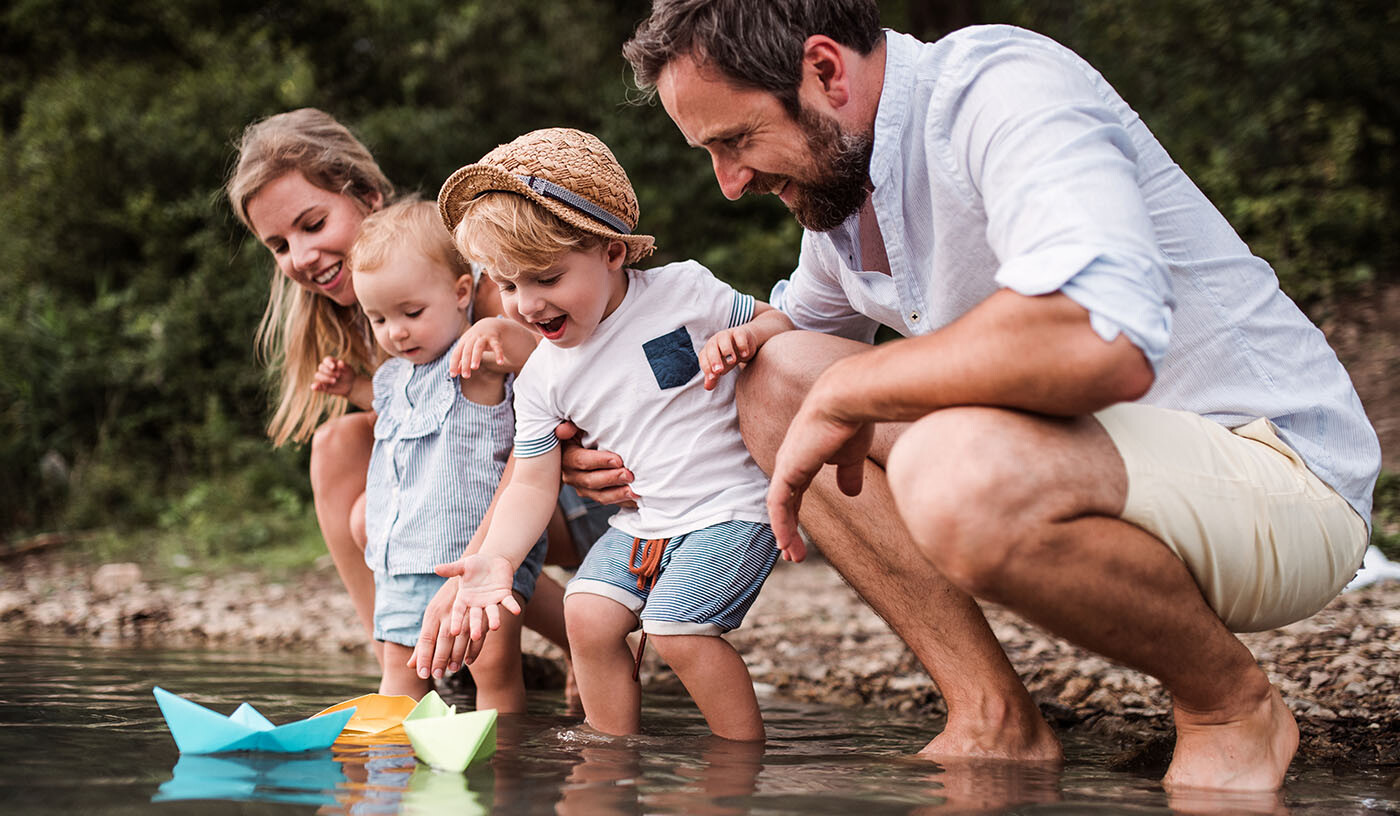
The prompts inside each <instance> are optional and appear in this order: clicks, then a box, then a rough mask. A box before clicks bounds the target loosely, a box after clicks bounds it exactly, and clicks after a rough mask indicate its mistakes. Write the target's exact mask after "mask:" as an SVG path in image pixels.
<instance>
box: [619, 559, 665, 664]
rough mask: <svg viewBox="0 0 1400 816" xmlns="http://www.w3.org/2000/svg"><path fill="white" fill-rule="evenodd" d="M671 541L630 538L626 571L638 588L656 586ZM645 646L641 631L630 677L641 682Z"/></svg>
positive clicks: (645, 634) (645, 635)
mask: <svg viewBox="0 0 1400 816" xmlns="http://www.w3.org/2000/svg"><path fill="white" fill-rule="evenodd" d="M670 542H671V539H669V538H649V539H647V540H646V543H645V544H643V542H642V539H640V538H635V537H634V538H633V539H632V555H630V556H629V557H628V558H627V571H628V572H630V573H632V574H633V575H635V576H637V589H638V590H648V591H649V590H651V589H655V588H656V579H657V578H659V577H660V576H661V555H662V554H663V553H664V552H666V545H667V544H669V543H670ZM638 548H640V549H641V550H642V563H640V564H638V563H637V550H638ZM647 578H650V579H651V586H650V587H648V586H647V585H646V582H647ZM646 648H647V633H646V632H645V631H643V632H642V641H641V642H640V643H638V644H637V660H636V662H635V663H634V664H633V665H632V679H633V680H634V681H636V682H639V683H640V682H641V677H642V654H643V652H645V651H646Z"/></svg>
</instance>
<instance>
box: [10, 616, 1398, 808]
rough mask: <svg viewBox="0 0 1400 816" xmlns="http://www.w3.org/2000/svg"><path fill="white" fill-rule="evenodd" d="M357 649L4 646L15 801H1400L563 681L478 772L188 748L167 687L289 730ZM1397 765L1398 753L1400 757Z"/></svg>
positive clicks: (354, 676) (1373, 788) (707, 804)
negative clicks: (1048, 759)
mask: <svg viewBox="0 0 1400 816" xmlns="http://www.w3.org/2000/svg"><path fill="white" fill-rule="evenodd" d="M368 668H369V667H368V666H366V664H365V663H364V661H362V660H358V659H353V658H350V657H343V656H335V655H331V656H326V655H304V654H288V653H285V652H268V653H255V652H248V653H235V652H218V651H207V650H173V649H159V650H152V649H143V648H132V647H120V648H112V647H103V646H99V645H94V644H92V643H88V642H75V641H64V640H58V639H52V638H50V639H42V640H33V639H25V640H9V641H6V640H3V639H0V757H3V758H4V759H3V762H0V813H4V814H11V813H14V814H28V813H36V814H47V813H55V814H56V813H65V814H67V813H95V814H128V813H131V814H134V813H172V814H173V813H199V814H222V813H228V814H235V813H236V814H255V813H278V814H292V813H324V814H342V813H344V814H352V813H353V814H397V813H452V814H473V813H495V814H533V813H556V814H588V815H589V816H592V815H593V814H607V813H625V814H626V813H637V814H641V813H648V814H651V813H658V814H667V813H684V814H692V813H693V814H750V813H752V814H834V815H839V816H874V814H885V813H891V814H893V813H919V814H924V813H929V814H953V813H960V814H965V813H978V814H1001V813H1006V814H1011V813H1015V814H1078V813H1086V814H1153V813H1287V814H1329V815H1330V814H1368V813H1391V814H1400V789H1397V788H1394V787H1391V784H1392V783H1393V781H1394V780H1395V777H1396V773H1397V770H1400V769H1397V768H1396V767H1389V768H1374V769H1363V770H1360V771H1357V770H1355V769H1348V770H1347V771H1346V772H1338V771H1333V770H1331V769H1323V768H1309V767H1301V768H1300V767H1298V766H1297V764H1296V763H1295V768H1294V770H1293V773H1292V774H1291V775H1290V780H1289V783H1288V786H1287V787H1286V789H1285V790H1284V792H1283V793H1282V794H1280V795H1277V796H1274V795H1268V796H1262V797H1221V796H1204V797H1198V798H1193V799H1182V798H1173V799H1169V798H1168V797H1167V795H1166V794H1165V793H1164V792H1163V791H1162V789H1161V787H1160V785H1158V784H1157V782H1156V780H1155V778H1154V776H1152V775H1134V774H1129V773H1122V772H1111V771H1107V770H1105V759H1106V758H1107V755H1108V753H1109V752H1108V751H1107V749H1106V748H1103V747H1098V746H1095V745H1094V744H1093V743H1091V742H1089V741H1087V740H1085V739H1075V740H1072V741H1069V742H1067V744H1066V746H1065V748H1066V753H1067V761H1066V762H1065V764H1064V766H1063V767H1039V766H1026V765H1019V764H1003V763H979V764H971V765H968V766H966V767H953V766H942V765H938V764H935V763H932V762H928V761H923V760H918V759H915V758H912V757H911V756H910V755H911V754H912V753H913V752H914V751H917V750H918V749H919V748H920V747H922V746H923V745H924V743H925V742H927V740H928V739H929V738H930V736H931V734H932V733H933V729H934V727H935V726H936V723H930V722H928V721H927V720H924V719H922V718H920V719H918V720H915V721H906V720H903V719H901V718H899V717H898V716H897V715H893V714H890V713H887V712H883V711H874V710H850V709H844V708H835V707H827V706H816V705H808V704H803V703H793V702H788V701H782V700H765V701H763V708H764V718H765V722H766V724H767V728H768V736H769V739H768V742H767V744H766V745H765V746H761V747H758V746H746V745H739V744H734V743H726V742H724V741H722V740H716V739H714V738H711V737H708V736H707V731H706V729H705V724H704V720H703V719H702V718H701V717H700V715H699V713H698V712H697V711H696V710H695V708H694V706H693V705H691V704H690V703H689V701H688V700H685V699H683V698H673V697H665V696H650V695H649V696H646V697H644V703H645V705H646V711H645V712H644V713H643V722H644V727H645V728H646V734H645V736H642V737H636V738H629V739H610V738H603V737H599V736H597V735H595V734H590V733H588V732H586V731H582V730H580V729H579V728H578V727H577V718H576V717H574V716H571V715H570V714H569V713H568V712H567V711H566V710H565V708H564V702H563V699H562V695H560V694H559V693H557V692H556V693H552V694H551V693H536V694H534V695H532V698H531V704H530V712H529V714H527V715H523V716H515V717H503V718H502V719H501V721H500V723H499V726H498V729H499V736H498V741H499V750H498V752H497V754H496V756H495V757H494V758H493V759H492V760H491V761H490V762H489V763H483V764H481V765H479V766H476V767H473V768H472V769H470V770H469V771H468V772H467V773H465V774H446V773H440V772H435V771H431V770H429V769H427V768H426V767H425V766H422V765H419V764H417V763H416V762H415V760H414V758H413V754H412V751H411V750H410V749H409V748H408V746H406V745H404V746H398V745H380V746H357V745H341V744H339V743H338V744H337V745H336V746H335V747H334V748H333V749H332V750H328V751H321V752H313V753H306V754H290V755H289V754H246V753H245V754H222V755H215V756H185V757H181V756H180V754H179V752H178V751H177V750H176V749H175V744H174V742H173V740H172V739H171V738H170V733H169V731H168V730H167V728H166V726H165V721H164V720H163V719H162V717H161V715H160V711H159V709H158V708H157V707H156V703H155V699H154V697H153V696H152V693H151V688H152V686H155V685H160V686H162V687H164V688H166V689H169V690H170V691H174V692H176V693H178V694H182V695H185V696H188V697H190V698H191V699H194V700H196V701H198V702H200V703H202V704H204V705H207V706H210V707H211V708H214V709H216V710H218V711H221V712H223V713H230V712H232V710H233V709H234V708H235V707H236V706H237V704H238V703H240V702H244V701H247V702H250V703H252V704H253V705H254V706H255V707H256V708H257V709H258V710H259V711H261V712H262V713H263V714H264V715H265V716H267V717H268V718H269V719H270V720H272V721H273V722H275V723H283V722H288V721H291V720H294V719H299V718H302V717H305V716H308V715H310V714H313V713H315V712H316V711H319V710H320V709H322V708H324V707H325V706H327V705H330V704H332V703H336V702H339V701H341V700H344V699H348V698H350V697H354V696H357V695H359V694H362V693H365V692H367V691H372V690H373V689H374V688H375V686H376V685H377V678H376V677H375V676H373V675H372V674H367V673H366V670H367V669H368ZM1398 761H1400V758H1398Z"/></svg>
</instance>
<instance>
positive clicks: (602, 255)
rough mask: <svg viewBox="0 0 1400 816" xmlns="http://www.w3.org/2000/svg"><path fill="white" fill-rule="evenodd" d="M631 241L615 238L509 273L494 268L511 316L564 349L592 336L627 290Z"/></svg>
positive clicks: (495, 277)
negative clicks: (530, 269) (550, 262)
mask: <svg viewBox="0 0 1400 816" xmlns="http://www.w3.org/2000/svg"><path fill="white" fill-rule="evenodd" d="M626 258H627V245H626V244H624V243H622V242H621V241H610V242H608V243H607V244H604V245H603V246H600V247H596V248H594V249H591V250H586V251H575V252H569V253H566V254H565V255H563V256H562V257H560V259H559V260H558V261H557V262H555V264H554V265H553V266H551V267H549V268H548V269H545V270H542V271H539V272H521V273H519V274H518V275H508V274H504V273H502V272H499V271H494V270H493V271H492V272H491V278H492V280H494V281H496V284H497V285H498V286H499V287H500V289H501V304H502V305H503V306H504V307H505V310H506V314H507V315H509V316H510V317H511V319H513V320H515V321H517V322H518V323H520V324H521V325H523V326H525V327H526V328H528V329H530V330H531V331H533V332H535V333H536V334H538V335H540V336H541V337H543V338H544V339H546V340H548V341H549V342H551V343H553V344H554V345H556V346H560V347H561V348H572V347H574V346H577V345H578V344H579V343H582V342H583V341H584V340H587V339H588V338H589V337H591V336H592V335H593V332H594V331H595V330H596V329H597V328H598V324H599V323H602V322H603V319H604V318H606V317H607V316H608V315H610V314H612V313H613V310H615V309H616V308H617V307H618V304H620V303H622V298H623V296H624V295H626V294H627V276H626V274H624V273H623V271H622V264H623V261H625V260H626Z"/></svg>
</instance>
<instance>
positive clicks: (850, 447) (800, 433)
mask: <svg viewBox="0 0 1400 816" xmlns="http://www.w3.org/2000/svg"><path fill="white" fill-rule="evenodd" d="M819 386H820V380H818V385H817V386H814V387H813V388H812V391H811V392H810V393H809V394H808V395H807V399H806V400H804V401H803V403H802V407H801V408H799V409H798V411H797V415H796V416H795V417H793V419H792V423H791V424H790V425H788V429H787V434H786V435H785V436H784V437H783V443H782V445H780V446H779V447H778V454H777V457H776V459H775V461H774V464H773V478H772V481H771V483H770V484H769V486H768V517H769V522H770V523H771V524H772V525H773V535H774V536H775V537H776V538H777V540H778V549H779V550H781V551H782V553H783V558H785V559H787V560H789V561H801V560H802V559H804V558H806V557H807V545H806V544H805V543H803V541H802V537H801V536H800V535H798V532H797V515H798V511H799V510H800V509H801V507H802V494H803V493H804V492H805V491H806V490H807V486H808V485H810V484H811V483H812V479H814V478H816V476H817V473H818V472H820V471H821V469H822V466H824V465H828V464H831V465H835V466H836V484H837V486H838V487H840V488H841V492H842V493H845V494H846V495H847V496H855V495H858V494H859V493H860V489H861V486H862V483H863V481H864V478H865V460H866V458H867V457H868V456H869V454H870V444H871V441H872V440H873V439H874V433H875V426H874V425H872V424H871V423H868V422H849V421H846V420H842V419H840V418H838V417H835V416H833V415H832V414H831V413H830V412H828V411H827V410H826V409H825V408H824V407H823V402H822V399H821V397H820V396H819V393H820V392H819Z"/></svg>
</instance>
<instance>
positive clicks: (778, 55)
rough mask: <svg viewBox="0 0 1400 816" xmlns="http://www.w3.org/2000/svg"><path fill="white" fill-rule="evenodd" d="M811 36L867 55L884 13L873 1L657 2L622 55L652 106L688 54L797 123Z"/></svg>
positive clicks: (878, 37) (628, 42) (625, 46)
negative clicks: (764, 96)
mask: <svg viewBox="0 0 1400 816" xmlns="http://www.w3.org/2000/svg"><path fill="white" fill-rule="evenodd" d="M814 34H825V35H826V36H828V37H830V38H832V39H833V40H835V41H836V42H838V43H840V44H841V45H844V46H846V47H848V48H851V49H853V50H855V51H856V52H858V53H860V54H862V55H865V54H869V53H870V52H871V51H872V50H874V48H875V46H876V45H877V44H878V43H879V42H880V38H881V37H882V36H883V35H882V33H881V30H880V12H879V9H877V8H876V6H875V2H874V0H654V2H653V3H652V7H651V15H650V16H649V17H647V18H646V19H645V20H643V21H642V23H641V24H640V25H639V26H637V31H636V33H634V34H633V35H632V39H630V40H628V41H627V44H626V45H624V46H622V55H623V56H624V57H626V58H627V61H628V62H629V63H631V65H632V71H633V73H634V74H635V75H636V82H637V87H638V88H640V89H641V90H642V91H643V92H644V93H645V94H646V96H647V98H648V99H650V98H651V97H653V96H655V94H656V80H657V78H658V77H660V76H661V72H662V71H663V70H664V69H665V68H666V66H667V65H669V64H670V63H671V61H672V60H675V59H677V58H679V57H684V56H687V55H689V56H692V57H693V58H694V59H695V62H696V64H697V65H704V66H706V67H709V68H713V69H715V70H717V71H718V72H719V73H720V74H721V75H722V76H723V77H724V78H725V79H727V80H729V81H731V82H733V83H735V84H737V85H739V86H740V87H746V88H755V89H758V90H762V91H767V92H769V93H771V94H773V95H774V96H776V97H777V98H778V101H780V102H781V103H782V104H783V107H785V108H786V109H787V111H788V113H789V114H791V115H793V116H796V115H797V110H798V108H799V103H798V101H797V86H798V84H799V83H800V82H801V80H802V51H803V48H804V46H805V45H806V42H807V38H808V37H810V36H812V35H814Z"/></svg>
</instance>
